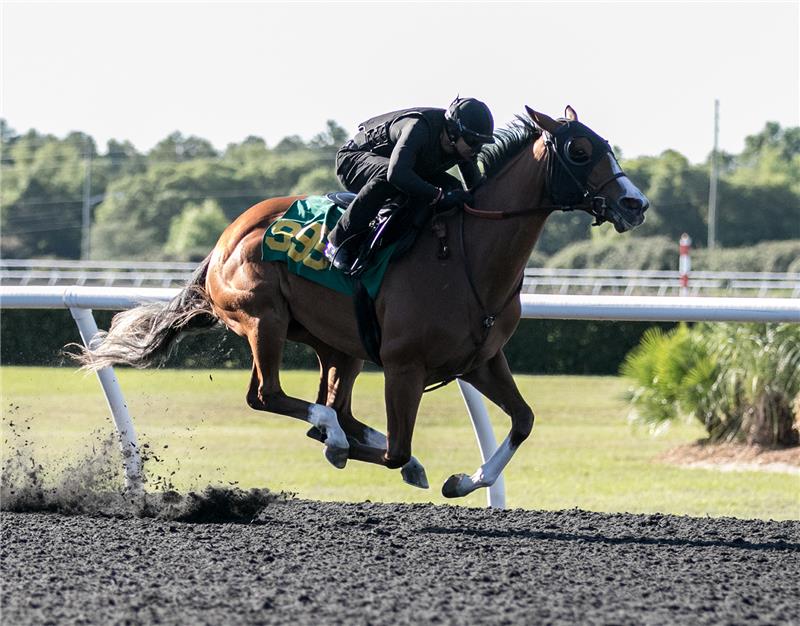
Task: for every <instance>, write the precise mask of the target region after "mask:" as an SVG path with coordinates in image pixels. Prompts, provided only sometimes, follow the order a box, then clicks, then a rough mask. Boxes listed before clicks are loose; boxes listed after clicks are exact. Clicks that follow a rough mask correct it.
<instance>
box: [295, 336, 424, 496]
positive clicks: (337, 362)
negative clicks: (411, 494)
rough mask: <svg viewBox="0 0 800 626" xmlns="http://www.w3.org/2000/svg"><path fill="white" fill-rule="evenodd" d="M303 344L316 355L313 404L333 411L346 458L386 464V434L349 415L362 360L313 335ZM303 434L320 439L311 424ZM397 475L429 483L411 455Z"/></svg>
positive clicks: (420, 484)
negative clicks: (344, 440) (316, 384)
mask: <svg viewBox="0 0 800 626" xmlns="http://www.w3.org/2000/svg"><path fill="white" fill-rule="evenodd" d="M306 343H309V344H310V345H313V347H314V349H315V351H316V352H317V356H318V358H319V364H320V382H319V390H318V392H317V403H318V404H325V405H327V406H330V407H332V408H333V409H335V410H336V414H337V415H338V416H339V422H340V424H341V426H342V428H343V429H344V431H345V433H346V434H347V440H348V442H349V444H350V452H349V457H350V458H351V459H354V460H356V461H364V462H366V463H375V464H377V465H383V466H386V465H387V462H386V458H385V454H386V451H387V441H386V435H384V434H383V433H381V432H380V431H377V430H375V429H374V428H372V427H371V426H368V425H366V424H364V423H363V422H361V421H359V420H358V419H356V418H355V417H354V416H353V411H352V396H353V385H354V384H355V380H356V378H357V377H358V375H359V373H361V368H362V366H363V361H361V360H360V359H358V358H355V357H352V356H350V355H347V354H344V353H342V352H338V351H336V350H334V349H333V348H331V347H330V346H328V345H327V344H324V343H322V342H320V341H319V340H316V339H315V338H314V339H312V338H310V337H309V338H307V339H306ZM307 434H308V436H309V437H311V438H312V439H317V440H319V441H321V440H322V437H321V433H320V432H319V430H318V429H317V428H315V427H312V428H311V429H310V430H309V431H308V433H307ZM400 475H401V476H402V478H403V481H405V482H406V483H408V484H409V485H411V486H413V487H419V488H420V489H427V488H428V486H429V485H428V478H427V476H426V474H425V468H424V467H423V466H422V464H421V463H420V462H419V461H418V460H417V459H416V458H415V457H413V456H412V457H411V458H410V459H409V461H408V462H407V463H406V464H405V465H403V466H402V467H401V468H400Z"/></svg>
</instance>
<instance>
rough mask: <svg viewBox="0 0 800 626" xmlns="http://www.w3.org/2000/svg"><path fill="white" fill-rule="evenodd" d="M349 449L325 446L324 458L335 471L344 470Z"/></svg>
mask: <svg viewBox="0 0 800 626" xmlns="http://www.w3.org/2000/svg"><path fill="white" fill-rule="evenodd" d="M349 451H350V448H335V447H333V446H325V458H326V459H328V461H329V462H330V464H331V465H333V466H334V467H335V468H337V469H344V466H345V465H347V455H348V452H349Z"/></svg>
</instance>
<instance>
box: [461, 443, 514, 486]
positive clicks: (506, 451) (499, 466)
mask: <svg viewBox="0 0 800 626" xmlns="http://www.w3.org/2000/svg"><path fill="white" fill-rule="evenodd" d="M514 452H516V448H512V447H511V439H510V437H506V438H505V439H503V443H501V444H500V445H499V446H498V448H497V450H495V451H494V454H492V456H490V457H489V460H488V461H486V463H484V464H483V465H481V466H480V467H479V468H478V471H477V472H475V473H474V474H473V475H472V476H470V480H471V481H472V482H473V483H475V486H476V487H489V486H491V485H494V481H496V480H497V478H498V477H499V476H500V474H502V473H503V470H504V469H505V467H506V465H508V462H509V461H510V460H511V457H513V456H514Z"/></svg>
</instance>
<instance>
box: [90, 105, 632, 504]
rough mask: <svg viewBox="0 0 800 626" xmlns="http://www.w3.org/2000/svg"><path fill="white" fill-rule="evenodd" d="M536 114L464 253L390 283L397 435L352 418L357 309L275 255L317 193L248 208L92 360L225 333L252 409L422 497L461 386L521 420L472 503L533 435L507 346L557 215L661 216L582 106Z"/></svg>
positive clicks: (421, 265) (112, 360)
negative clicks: (419, 450) (420, 443)
mask: <svg viewBox="0 0 800 626" xmlns="http://www.w3.org/2000/svg"><path fill="white" fill-rule="evenodd" d="M525 108H526V111H527V115H528V117H518V118H517V122H516V123H513V124H512V125H511V126H510V127H509V128H507V129H501V130H499V131H497V133H496V139H497V142H496V143H495V144H493V145H489V146H486V147H484V149H483V152H482V154H481V160H482V164H483V168H484V174H485V182H484V183H483V184H482V185H481V186H480V187H479V188H478V189H477V190H476V191H475V194H474V198H475V200H474V206H473V207H465V208H464V211H463V212H461V213H458V214H456V215H451V216H449V217H446V218H444V219H445V222H446V227H447V228H448V229H449V232H451V233H453V232H458V233H459V236H458V237H454V239H456V240H457V241H456V242H455V245H451V254H450V257H449V258H447V259H440V258H438V257H437V252H438V250H439V241H438V239H437V237H436V236H435V235H434V234H433V233H432V232H430V231H429V230H424V231H422V232H421V233H420V235H419V237H418V239H417V241H416V243H415V244H414V246H413V248H412V249H411V250H410V251H409V252H408V253H407V254H406V255H405V256H403V257H401V258H400V259H398V260H397V261H395V262H394V263H393V264H392V265H390V266H389V269H388V271H387V273H386V275H385V278H384V282H383V285H382V287H381V290H380V293H379V294H378V297H377V298H376V300H375V310H376V314H377V319H378V321H379V323H380V327H381V330H382V341H381V345H380V359H381V361H382V362H383V367H384V377H385V399H386V415H387V422H386V435H383V434H381V433H380V432H378V431H376V430H374V429H372V428H370V427H369V426H366V425H365V424H363V423H362V422H360V421H359V420H357V419H356V418H355V417H354V416H353V413H352V410H351V403H350V400H351V394H352V389H353V384H354V382H355V379H356V377H357V376H358V374H359V373H360V371H361V368H362V366H363V363H364V360H365V359H367V358H368V355H367V353H366V351H365V348H364V346H363V344H362V342H361V340H360V338H359V333H358V328H357V323H356V317H355V313H354V307H353V302H352V300H351V298H350V297H349V296H347V295H344V294H341V293H338V292H335V291H332V290H329V289H327V288H326V287H323V286H321V285H319V284H316V283H314V282H311V281H308V280H306V279H304V278H301V277H299V276H296V275H295V274H293V273H290V272H289V271H288V270H287V266H286V264H285V263H279V262H269V263H266V262H264V261H262V259H261V246H262V238H263V235H264V231H265V229H266V228H267V227H268V226H269V225H270V224H271V223H273V222H274V221H275V220H277V219H279V218H280V217H281V216H282V215H283V214H284V213H285V212H286V210H287V209H288V208H289V206H290V205H291V204H292V203H293V202H294V201H296V200H297V199H298V198H302V196H297V197H289V198H272V199H269V200H264V201H263V202H260V203H258V204H256V205H254V206H253V207H251V208H250V209H248V210H247V211H245V212H244V213H242V214H241V215H240V216H239V217H238V218H237V219H236V220H235V221H234V222H233V223H232V224H231V225H230V226H228V228H227V229H226V230H225V231H224V232H223V233H222V235H221V236H220V239H219V241H218V242H217V245H216V246H215V248H214V250H213V251H212V252H211V253H210V254H209V256H208V257H207V258H206V259H205V260H204V261H203V263H202V264H201V265H200V267H199V268H198V269H197V271H196V272H195V275H194V277H193V278H192V280H191V281H190V283H189V284H188V285H187V286H186V287H185V288H184V289H183V290H182V291H181V293H180V294H179V295H178V296H176V298H175V299H174V300H173V301H172V302H170V303H169V304H160V303H150V304H144V305H142V306H139V307H137V308H135V309H131V310H130V311H125V312H122V313H119V314H118V315H116V316H115V318H114V320H113V323H112V325H111V329H110V330H109V332H108V333H105V334H104V335H103V337H102V341H100V342H99V343H97V344H96V345H94V346H93V347H92V348H90V349H88V350H85V351H84V352H83V354H82V355H80V356H79V357H78V359H79V360H80V361H81V362H82V363H83V365H84V366H85V367H88V368H90V369H100V368H102V367H105V366H109V365H114V364H118V363H122V364H128V365H133V366H135V367H146V366H148V365H151V364H153V363H158V362H161V361H163V359H164V358H166V356H167V355H168V354H169V352H170V350H171V348H172V347H173V345H174V344H175V342H176V340H177V339H178V338H179V337H180V335H181V334H182V333H184V332H190V331H197V330H202V329H205V328H209V327H210V326H213V325H215V324H217V323H219V322H222V323H223V324H224V325H225V326H227V327H228V328H230V329H231V330H233V331H234V332H235V333H237V334H238V335H240V336H242V337H244V338H245V339H246V340H247V341H248V342H249V345H250V348H251V350H252V353H253V371H252V378H251V382H250V388H249V390H248V392H247V403H248V404H249V405H250V406H251V407H252V408H254V409H256V410H259V411H269V412H272V413H280V414H282V415H289V416H291V417H295V418H297V419H300V420H304V421H306V422H308V423H310V424H311V425H312V428H311V430H310V431H309V435H310V436H314V437H316V438H318V439H319V440H320V441H323V442H324V444H325V456H326V457H327V459H328V460H329V461H330V462H331V463H332V464H333V465H334V466H336V467H338V468H342V467H344V466H345V464H346V462H347V459H356V460H359V461H366V462H369V463H376V464H379V465H383V466H385V467H387V468H390V469H397V468H402V472H401V473H402V476H403V479H404V480H405V481H406V482H408V483H409V484H412V485H415V486H418V487H427V486H428V483H427V478H426V476H425V471H424V469H423V467H422V465H421V464H420V463H419V462H418V461H417V460H416V459H414V458H413V457H412V456H411V440H412V435H413V432H414V424H415V421H416V417H417V410H418V408H419V403H420V400H421V397H422V393H423V391H424V390H425V388H426V386H428V385H431V384H433V383H437V382H441V381H445V380H450V379H452V378H461V379H463V380H465V381H467V382H469V383H471V384H472V385H473V386H474V387H475V388H477V389H478V391H480V392H481V393H482V394H483V395H484V396H486V397H487V398H488V399H489V400H491V401H492V402H494V403H495V404H497V405H498V406H499V407H500V408H501V409H502V410H503V411H504V412H505V413H507V414H508V415H509V416H510V418H511V429H510V432H509V434H508V436H507V437H506V438H505V440H504V441H503V442H502V444H501V445H500V446H499V447H498V449H497V450H496V451H495V453H494V454H493V455H492V456H491V458H490V459H489V460H488V461H487V462H486V463H485V464H484V465H483V466H482V467H481V468H479V469H478V470H477V471H476V472H475V473H474V474H473V475H471V476H468V475H466V474H455V475H453V476H451V477H450V478H449V479H448V480H447V481H446V482H445V483H444V486H443V487H442V492H443V494H444V495H445V496H448V497H457V496H464V495H466V494H468V493H470V492H472V491H474V490H475V489H477V488H479V487H486V486H489V485H492V484H493V483H494V481H495V480H496V479H497V477H498V476H499V475H500V473H501V472H502V471H503V468H504V467H505V466H506V465H507V464H508V462H509V461H510V460H511V457H512V456H513V455H514V452H515V451H516V450H517V448H518V447H519V446H520V444H521V443H522V442H523V441H525V439H527V437H528V436H529V434H530V432H531V429H532V427H533V420H534V415H533V411H532V410H531V408H530V407H529V406H528V404H527V403H526V402H525V400H524V399H523V398H522V396H521V395H520V393H519V391H518V389H517V386H516V384H515V383H514V379H513V377H512V375H511V371H510V370H509V367H508V363H507V362H506V358H505V356H504V355H503V351H502V347H503V345H504V344H505V343H506V341H508V339H509V337H511V334H512V333H513V332H514V329H515V328H516V326H517V324H518V322H519V319H520V301H519V298H518V297H517V296H518V293H519V289H520V285H521V282H522V277H523V272H524V270H525V265H526V262H527V260H528V257H529V256H530V253H531V251H532V249H533V246H534V244H535V243H536V240H537V239H538V237H539V234H540V232H541V230H542V227H543V226H544V223H545V220H546V219H547V217H548V216H549V215H550V214H551V213H552V212H553V211H555V210H558V209H565V210H568V209H582V210H584V211H587V212H589V213H591V214H592V215H594V216H595V217H596V218H597V220H598V221H610V222H612V224H613V225H614V227H615V228H616V230H617V231H618V232H623V231H626V230H629V229H631V228H633V227H635V226H637V225H639V224H641V223H642V221H644V212H645V210H646V209H647V207H648V201H647V198H645V197H644V195H643V194H642V193H641V191H639V189H637V188H636V187H635V186H634V185H633V183H631V181H630V180H629V179H628V178H627V177H626V175H625V174H624V172H622V170H621V169H620V167H619V164H618V163H617V160H616V158H615V157H614V155H613V153H612V151H611V149H610V147H609V146H608V143H607V142H606V141H605V140H603V139H601V138H600V137H599V136H598V135H597V134H596V133H594V131H592V130H591V129H589V128H588V127H586V126H585V125H583V124H581V123H580V122H578V118H577V114H576V113H575V111H574V109H572V108H571V107H567V109H566V113H565V116H566V117H565V118H564V119H561V120H553V119H552V118H550V117H548V116H547V115H544V114H542V113H538V112H536V111H533V110H532V109H530V108H529V107H525ZM287 339H289V340H292V341H298V342H302V343H305V344H308V345H309V346H311V347H312V348H313V349H314V350H315V351H316V353H317V355H318V357H319V364H320V384H319V391H318V393H317V398H316V401H315V402H306V401H305V400H301V399H299V398H293V397H290V396H288V395H286V394H285V393H284V391H283V390H282V388H281V383H280V376H279V371H278V370H279V366H280V363H281V355H282V352H283V348H284V344H285V342H286V340H287Z"/></svg>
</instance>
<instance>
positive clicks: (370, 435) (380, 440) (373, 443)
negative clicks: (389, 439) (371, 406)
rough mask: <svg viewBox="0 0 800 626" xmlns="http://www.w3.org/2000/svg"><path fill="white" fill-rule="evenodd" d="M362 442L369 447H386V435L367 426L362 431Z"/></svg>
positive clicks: (382, 448)
mask: <svg viewBox="0 0 800 626" xmlns="http://www.w3.org/2000/svg"><path fill="white" fill-rule="evenodd" d="M364 443H365V444H366V445H368V446H369V447H370V448H379V449H381V450H385V449H386V435H384V434H383V433H381V432H378V431H377V430H375V429H374V428H370V427H369V426H368V427H367V429H366V430H365V431H364Z"/></svg>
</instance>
